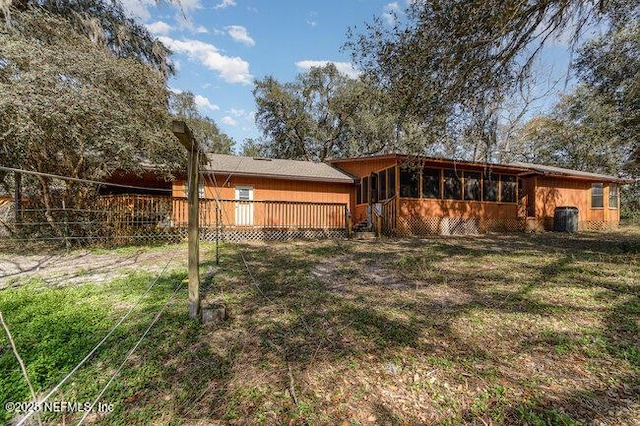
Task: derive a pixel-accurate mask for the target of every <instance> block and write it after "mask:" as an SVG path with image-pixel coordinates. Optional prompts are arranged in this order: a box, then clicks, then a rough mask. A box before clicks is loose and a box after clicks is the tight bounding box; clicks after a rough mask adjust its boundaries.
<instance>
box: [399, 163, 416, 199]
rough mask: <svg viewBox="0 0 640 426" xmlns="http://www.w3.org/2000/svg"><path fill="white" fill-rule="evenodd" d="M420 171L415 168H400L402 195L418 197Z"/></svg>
mask: <svg viewBox="0 0 640 426" xmlns="http://www.w3.org/2000/svg"><path fill="white" fill-rule="evenodd" d="M418 179H420V173H418V171H417V170H415V169H400V196H401V197H406V198H418V196H419V194H418V191H419V181H418Z"/></svg>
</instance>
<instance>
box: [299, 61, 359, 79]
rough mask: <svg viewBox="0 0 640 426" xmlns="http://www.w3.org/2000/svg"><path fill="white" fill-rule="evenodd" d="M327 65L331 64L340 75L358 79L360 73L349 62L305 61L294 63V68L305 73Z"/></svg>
mask: <svg viewBox="0 0 640 426" xmlns="http://www.w3.org/2000/svg"><path fill="white" fill-rule="evenodd" d="M328 63H332V64H333V65H335V66H336V68H338V71H340V73H342V74H344V75H346V76H347V77H349V78H358V76H359V75H360V72H359V71H358V70H357V69H355V67H354V66H353V64H352V63H350V62H336V61H310V60H305V61H298V62H296V67H298V68H299V69H301V70H304V71H307V70H309V69H310V68H312V67H323V66H325V65H327V64H328Z"/></svg>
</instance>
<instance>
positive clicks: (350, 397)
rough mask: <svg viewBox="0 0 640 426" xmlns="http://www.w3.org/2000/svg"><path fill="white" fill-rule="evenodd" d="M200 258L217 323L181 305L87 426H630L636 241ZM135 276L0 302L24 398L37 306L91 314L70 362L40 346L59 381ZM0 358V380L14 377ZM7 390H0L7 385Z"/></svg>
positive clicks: (79, 387)
mask: <svg viewBox="0 0 640 426" xmlns="http://www.w3.org/2000/svg"><path fill="white" fill-rule="evenodd" d="M155 250H159V249H152V250H150V251H149V253H148V254H147V255H148V256H153V255H152V254H151V253H153V252H154V251H155ZM168 250H169V252H170V251H171V250H170V249H168ZM203 252H204V253H205V256H204V258H205V262H204V264H203V267H202V271H203V274H204V275H205V276H206V279H205V280H204V282H203V288H204V289H205V293H206V299H207V301H208V302H216V303H218V302H223V303H225V304H226V306H227V307H228V310H229V313H230V318H229V319H228V320H227V321H226V322H225V323H224V324H221V325H220V324H218V325H213V326H206V327H201V326H199V325H197V324H195V323H193V322H190V321H189V320H188V318H187V315H186V295H185V293H184V291H183V292H182V293H181V294H180V299H179V300H178V302H176V303H173V304H172V305H171V306H170V309H169V310H168V312H167V313H166V314H165V315H163V317H162V320H161V321H160V323H159V324H158V325H157V326H156V327H155V328H154V330H153V331H152V333H151V335H150V338H149V339H148V340H146V341H145V343H143V345H142V346H141V347H140V348H139V350H138V352H137V355H136V356H135V359H134V360H133V361H132V362H131V363H130V364H128V365H127V368H125V369H124V370H123V372H122V374H121V377H120V378H119V379H118V380H117V381H116V383H115V384H114V386H113V388H112V389H111V390H109V391H107V393H106V394H105V396H104V398H103V400H104V401H106V402H112V403H114V405H115V407H116V409H115V411H114V412H113V413H111V414H110V415H108V416H106V417H102V416H93V417H92V420H93V421H96V422H98V423H100V424H112V423H120V424H133V423H148V422H154V423H163V424H165V423H180V424H193V425H195V424H256V423H263V424H283V423H284V424H287V423H289V424H343V423H344V424H479V425H481V424H531V425H538V424H540V425H544V424H598V425H600V424H603V425H619V424H622V425H625V424H626V425H634V424H638V419H639V418H640V399H639V395H640V337H639V333H638V328H639V327H640V254H639V253H640V230H638V229H633V230H629V229H628V230H625V231H621V232H618V233H614V234H595V233H594V234H581V235H559V234H542V235H525V234H517V235H515V234H514V235H483V236H476V237H449V238H429V239H403V240H383V241H380V242H375V241H373V242H369V241H324V242H299V243H290V242H289V243H268V244H267V243H265V244H262V243H257V244H250V245H243V246H225V247H224V248H223V251H222V257H221V264H220V266H215V264H214V262H213V261H211V260H210V259H213V251H212V249H211V248H210V247H208V246H204V248H203ZM241 253H242V254H243V255H244V257H245V259H246V262H247V265H248V266H249V270H250V271H251V275H249V274H248V273H247V270H246V268H245V263H244V262H243V260H242V257H241V255H240V254H241ZM163 256H165V257H163V258H164V259H166V255H163ZM166 260H168V259H166ZM166 260H165V261H166ZM183 273H184V270H183V269H178V270H172V271H169V272H168V273H167V277H166V279H165V278H163V280H164V281H163V283H162V286H161V287H160V288H159V289H158V290H157V291H156V292H154V295H153V297H152V300H150V301H149V302H148V303H145V304H144V310H143V312H142V313H141V314H140V315H139V317H136V318H134V321H133V322H131V323H130V324H129V325H128V328H127V329H126V330H124V331H123V332H122V335H121V339H118V340H114V342H111V343H110V344H109V345H107V347H106V348H105V349H104V351H102V352H101V353H100V354H99V356H98V357H97V358H96V359H95V360H93V361H92V362H91V363H90V365H89V366H88V367H86V368H83V369H82V370H80V371H79V372H78V377H77V378H76V380H75V384H74V385H70V386H68V387H66V388H65V390H64V396H61V398H66V399H69V398H72V399H80V400H85V399H92V398H93V397H94V395H95V394H96V393H97V392H98V391H99V388H100V386H101V384H103V383H104V382H106V380H108V377H109V375H110V373H112V372H113V370H114V369H115V367H116V366H117V364H118V363H119V362H120V360H121V359H122V357H123V356H124V353H125V352H126V350H127V348H129V347H131V346H132V345H133V343H135V340H136V339H137V337H138V336H139V335H140V334H141V332H142V331H143V330H144V328H146V325H147V322H148V320H149V318H150V316H151V315H153V313H154V310H155V309H156V308H157V307H158V306H160V305H159V304H161V303H163V302H164V300H166V298H167V296H168V295H169V294H170V292H171V289H172V288H173V286H174V285H175V283H177V282H179V281H180V280H181V279H182V277H183V275H182V274H183ZM138 274H140V272H138ZM152 275H153V274H147V275H143V276H140V275H134V276H133V279H132V278H128V279H127V280H126V282H125V280H123V281H122V282H121V281H118V280H115V283H112V284H110V285H109V286H107V287H105V286H95V285H84V286H82V288H83V290H82V291H83V293H78V294H76V293H73V291H75V290H73V286H70V287H65V288H62V289H52V290H51V291H50V292H49V293H46V292H43V293H46V294H38V295H35V296H34V295H33V293H32V292H29V289H30V285H31V284H29V283H27V284H25V285H24V286H22V287H20V286H18V287H15V288H12V289H7V290H3V291H0V309H1V310H3V312H7V314H6V316H7V317H8V321H9V322H11V323H13V324H14V325H15V329H16V331H15V333H16V342H17V344H18V346H19V347H20V346H21V345H22V347H24V348H25V352H26V355H24V357H25V358H26V359H25V361H26V362H27V364H28V368H29V370H30V372H32V371H33V374H34V376H35V377H36V380H35V381H36V383H37V387H38V388H39V389H41V390H42V389H46V388H47V387H50V386H51V385H52V384H53V383H55V380H56V378H57V377H58V376H60V375H61V374H63V373H60V372H57V373H55V372H54V373H49V374H45V372H50V368H48V367H49V366H50V364H51V363H47V362H43V361H42V357H43V356H42V355H43V351H44V350H45V348H40V347H39V346H38V344H37V343H35V342H34V338H37V335H38V333H45V332H47V333H48V334H49V335H51V334H52V333H53V334H54V335H56V334H55V333H54V332H52V331H51V328H54V327H53V325H51V324H50V321H47V320H46V319H40V328H36V327H31V328H29V327H27V325H26V324H25V325H23V322H22V321H23V320H24V319H25V318H27V317H29V315H36V316H38V314H34V312H36V311H37V309H35V308H34V306H36V305H37V306H42V305H43V301H42V299H41V297H45V296H46V300H47V301H48V302H49V303H50V304H52V305H55V306H56V308H53V307H52V308H51V312H57V311H56V309H59V308H60V306H63V305H64V303H63V302H60V304H56V303H57V302H56V303H54V302H55V301H57V298H63V299H64V300H66V303H67V304H68V302H69V301H72V300H76V303H77V305H78V306H76V307H75V308H74V311H73V312H80V313H82V312H84V310H83V309H84V308H86V309H87V310H92V315H93V316H92V317H91V318H89V317H87V318H84V317H83V320H84V321H85V322H84V323H85V325H84V326H78V327H80V329H79V333H80V334H81V335H84V334H83V331H84V330H85V329H87V328H89V327H90V329H91V333H88V332H87V333H85V334H88V335H89V336H90V337H91V338H87V342H86V343H85V344H84V346H83V345H76V347H75V352H74V351H73V350H69V349H68V348H69V345H70V342H71V340H65V339H64V338H60V339H59V341H56V342H55V343H52V344H50V345H49V346H48V347H47V348H46V353H51V352H52V351H54V352H55V350H54V349H55V348H57V350H58V351H61V352H64V353H65V354H67V353H68V354H69V356H68V358H69V360H66V361H65V360H63V361H60V362H58V364H56V365H57V366H58V367H59V369H60V371H65V368H68V366H69V365H73V360H74V359H75V358H78V357H79V358H81V357H82V355H81V354H83V353H86V350H87V348H89V349H90V347H91V346H90V345H91V343H92V342H93V343H95V341H96V340H99V336H101V335H103V334H104V330H106V329H108V326H110V325H111V324H112V323H113V321H114V318H116V317H117V315H116V314H119V313H121V312H122V307H121V305H123V306H128V305H127V303H129V304H130V303H131V302H130V301H131V300H132V298H133V297H134V296H136V295H139V294H140V292H141V289H143V288H144V285H145V283H147V284H148V281H149V280H150V279H151V278H152ZM252 277H253V279H252ZM132 283H133V284H132ZM63 296H64V297H63ZM107 298H108V300H105V299H107ZM114 306H115V307H118V309H115V311H114ZM68 315H69V318H68V320H69V321H70V322H72V323H74V324H76V323H77V322H78V321H77V320H78V317H77V316H75V317H74V316H73V315H77V314H72V313H71V311H70V312H69V313H68ZM65 318H67V317H66V316H65ZM93 318H96V319H95V320H94V319H93ZM56 323H57V322H56ZM40 329H42V330H41V331H40ZM54 331H55V330H54ZM67 331H68V329H65V335H66V332H67ZM87 331H88V330H87ZM2 345H3V341H2V340H0V368H7V371H9V370H8V369H9V367H10V368H13V369H14V370H16V368H15V366H14V365H13V364H11V358H10V353H9V351H7V349H6V346H5V347H4V349H3V346H2ZM65 359H66V358H65ZM45 367H47V368H45ZM14 370H12V371H14ZM12 374H13V373H12ZM12 377H13V381H12V382H10V383H9V382H4V383H2V382H0V385H1V386H3V387H2V388H0V389H3V388H4V389H10V388H11V386H12V385H11V383H14V385H13V386H16V385H15V384H16V383H19V381H20V377H19V375H18V376H15V375H13V376H12ZM21 392H26V391H25V390H24V389H22V390H21ZM24 395H25V396H23V398H24V399H27V397H26V393H24ZM294 395H295V397H294ZM73 418H74V417H73V416H71V415H69V416H68V417H67V418H66V420H67V421H68V422H71V420H72V419H73ZM75 418H76V419H77V417H75ZM0 419H1V417H0ZM49 420H50V421H51V422H54V423H57V422H59V421H60V420H61V418H59V417H51V418H49Z"/></svg>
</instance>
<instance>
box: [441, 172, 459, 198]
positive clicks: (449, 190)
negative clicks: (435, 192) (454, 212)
mask: <svg viewBox="0 0 640 426" xmlns="http://www.w3.org/2000/svg"><path fill="white" fill-rule="evenodd" d="M444 198H446V199H449V200H460V199H462V172H461V171H459V170H445V171H444Z"/></svg>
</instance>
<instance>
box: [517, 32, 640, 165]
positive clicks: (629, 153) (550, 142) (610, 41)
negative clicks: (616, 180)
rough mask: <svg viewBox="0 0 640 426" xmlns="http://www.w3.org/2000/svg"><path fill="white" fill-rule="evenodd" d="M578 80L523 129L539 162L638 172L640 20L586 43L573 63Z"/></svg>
mask: <svg viewBox="0 0 640 426" xmlns="http://www.w3.org/2000/svg"><path fill="white" fill-rule="evenodd" d="M574 68H575V69H576V71H577V73H578V76H579V78H580V84H579V85H578V87H577V88H576V89H575V90H574V91H573V93H571V94H569V95H565V96H563V98H562V99H561V101H560V102H559V103H558V104H557V105H556V106H555V108H554V109H553V111H552V112H551V113H550V114H548V115H546V116H541V117H536V118H534V119H532V120H531V121H530V122H529V123H528V124H527V125H526V126H525V127H524V129H523V137H524V139H525V140H527V141H528V143H529V144H530V151H531V152H534V153H535V156H536V157H537V159H538V160H539V161H543V162H548V163H552V164H558V165H564V166H568V167H571V168H576V169H579V170H592V171H594V170H595V171H600V172H603V173H611V174H618V173H624V174H627V175H630V176H631V175H635V174H637V173H638V167H639V165H640V160H639V153H638V150H639V146H640V144H639V139H640V24H637V23H636V24H635V25H632V26H627V27H622V28H612V29H611V30H610V31H609V32H607V33H606V34H604V35H603V36H602V37H599V38H597V39H595V40H592V41H590V42H588V43H586V44H585V45H584V46H583V47H582V48H581V49H580V50H579V51H578V57H577V59H576V61H575V63H574Z"/></svg>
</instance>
